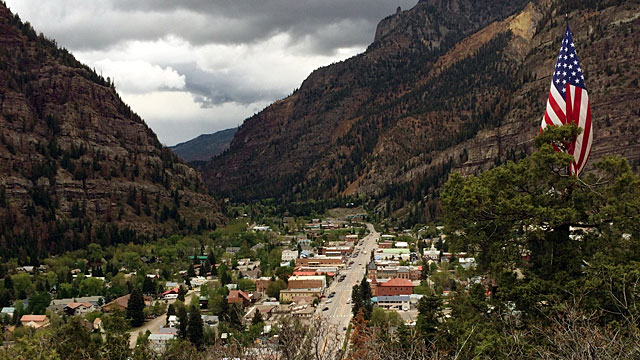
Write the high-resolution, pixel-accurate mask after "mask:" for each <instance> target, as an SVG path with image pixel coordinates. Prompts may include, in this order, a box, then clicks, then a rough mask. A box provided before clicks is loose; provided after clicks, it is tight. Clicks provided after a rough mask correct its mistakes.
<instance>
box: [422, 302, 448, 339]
mask: <svg viewBox="0 0 640 360" xmlns="http://www.w3.org/2000/svg"><path fill="white" fill-rule="evenodd" d="M441 306H442V301H441V300H440V298H439V297H438V296H437V295H424V296H422V298H420V301H419V302H418V320H417V321H416V331H418V334H420V335H422V336H423V337H424V338H425V339H433V337H434V336H435V332H436V329H437V327H438V316H440V308H441Z"/></svg>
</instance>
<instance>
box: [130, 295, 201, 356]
mask: <svg viewBox="0 0 640 360" xmlns="http://www.w3.org/2000/svg"><path fill="white" fill-rule="evenodd" d="M195 295H196V292H195V291H193V290H189V291H188V292H187V295H186V296H185V298H184V300H185V302H184V303H185V304H186V305H187V306H188V305H189V304H190V303H191V300H192V298H193V296H195ZM174 302H176V301H175V300H174V299H172V300H168V302H167V303H168V304H173V303H174ZM166 321H167V316H166V314H165V315H160V316H158V317H157V318H155V319H153V320H150V321H147V322H146V323H145V324H144V325H142V326H141V327H139V328H137V329H134V330H132V331H131V332H130V335H131V337H130V338H129V347H130V348H131V349H134V348H135V347H136V342H137V340H138V336H140V334H144V333H146V332H147V330H149V331H150V332H151V333H154V332H156V331H158V330H160V328H161V327H163V326H164V325H165V323H166Z"/></svg>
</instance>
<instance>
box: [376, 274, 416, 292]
mask: <svg viewBox="0 0 640 360" xmlns="http://www.w3.org/2000/svg"><path fill="white" fill-rule="evenodd" d="M411 294H413V282H412V281H411V280H407V279H398V278H395V279H391V280H389V281H387V282H383V283H378V284H377V286H376V294H375V295H376V296H395V295H411Z"/></svg>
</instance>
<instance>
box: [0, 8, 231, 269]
mask: <svg viewBox="0 0 640 360" xmlns="http://www.w3.org/2000/svg"><path fill="white" fill-rule="evenodd" d="M0 47H1V48H2V51H1V52H0V127H1V128H2V133H1V135H0V159H1V161H0V254H2V255H0V256H1V257H3V258H5V260H6V259H8V258H11V257H18V259H19V261H20V262H22V263H26V262H31V263H33V262H36V261H37V259H38V258H41V257H42V256H45V255H46V254H50V253H58V252H61V251H64V250H70V249H79V248H84V247H86V246H87V244H88V243H90V242H97V243H99V244H103V245H108V244H111V243H115V242H129V241H133V242H140V241H144V240H145V239H148V238H151V237H154V236H161V235H168V234H172V233H175V232H180V231H182V230H187V229H197V228H210V227H214V226H215V225H216V224H217V223H220V222H221V221H222V220H223V217H222V215H221V213H220V203H219V202H218V201H217V200H215V199H213V198H212V197H211V196H209V195H208V190H207V189H206V186H205V184H204V182H203V181H202V178H201V177H200V175H199V174H198V172H196V171H195V170H194V169H192V168H190V167H189V166H187V165H186V164H185V163H184V162H182V161H181V160H180V159H179V158H178V157H177V156H176V155H174V154H173V153H172V152H171V151H170V150H169V149H168V148H166V147H164V146H162V145H161V144H160V142H159V141H158V138H157V137H156V135H155V134H154V133H153V131H152V130H151V129H149V127H148V126H147V125H146V124H145V123H144V121H143V120H142V119H141V118H140V117H139V116H138V115H136V114H135V113H134V112H132V111H131V109H130V108H129V106H127V105H126V104H125V103H124V102H122V100H121V99H120V97H119V96H118V94H117V92H116V91H115V89H114V86H113V83H112V82H111V81H110V79H109V78H107V79H104V78H102V77H101V76H99V75H97V74H96V73H95V71H93V70H91V69H90V68H88V67H87V66H86V65H83V64H81V63H80V62H78V61H77V60H76V59H75V58H74V57H73V55H71V54H70V53H69V52H68V51H67V50H65V49H63V48H59V47H58V46H57V44H56V43H55V41H54V40H50V39H47V38H46V37H45V36H44V35H42V34H39V35H38V34H37V33H36V32H35V31H34V29H33V28H32V27H31V25H30V24H29V23H28V22H24V23H23V22H22V21H21V20H20V18H19V17H18V16H17V15H13V14H11V12H10V10H9V9H8V8H7V7H6V6H5V4H4V3H0Z"/></svg>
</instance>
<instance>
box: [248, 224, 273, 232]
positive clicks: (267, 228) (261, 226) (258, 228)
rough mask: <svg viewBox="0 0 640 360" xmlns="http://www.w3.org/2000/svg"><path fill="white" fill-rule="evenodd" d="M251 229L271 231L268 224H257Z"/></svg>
mask: <svg viewBox="0 0 640 360" xmlns="http://www.w3.org/2000/svg"><path fill="white" fill-rule="evenodd" d="M251 230H253V231H255V232H258V231H271V228H270V227H268V226H266V225H256V226H254V227H252V228H251Z"/></svg>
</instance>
